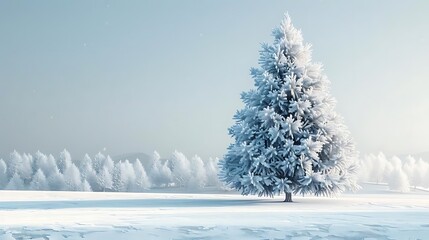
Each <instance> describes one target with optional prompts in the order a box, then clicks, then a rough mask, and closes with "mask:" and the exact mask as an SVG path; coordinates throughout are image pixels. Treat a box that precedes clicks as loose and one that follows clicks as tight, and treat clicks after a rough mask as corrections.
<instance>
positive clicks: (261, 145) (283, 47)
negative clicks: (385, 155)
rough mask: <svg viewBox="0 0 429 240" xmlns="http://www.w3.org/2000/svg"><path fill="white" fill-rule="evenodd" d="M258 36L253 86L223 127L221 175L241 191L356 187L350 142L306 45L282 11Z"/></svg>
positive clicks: (321, 191)
mask: <svg viewBox="0 0 429 240" xmlns="http://www.w3.org/2000/svg"><path fill="white" fill-rule="evenodd" d="M273 36H274V43H273V44H271V45H269V44H263V45H262V50H261V51H260V58H259V64H260V67H259V68H257V69H251V75H252V77H253V79H254V82H255V89H253V90H250V91H248V92H244V93H243V94H242V96H241V97H242V100H243V102H244V104H245V107H244V109H242V110H240V111H238V112H237V113H236V114H235V116H234V119H235V121H236V123H235V125H234V126H232V127H231V128H230V129H229V132H230V135H231V136H232V137H233V138H234V139H235V142H234V143H232V144H231V145H230V146H229V148H228V152H227V153H226V155H225V156H224V158H223V159H222V160H221V162H220V167H221V173H220V175H221V179H222V180H223V181H224V182H225V183H226V184H227V185H228V186H229V187H232V188H235V189H237V190H240V191H241V193H242V194H244V195H247V194H257V195H259V196H262V195H265V196H273V195H274V194H280V193H283V192H284V193H285V195H286V198H285V201H287V202H289V201H292V193H302V194H305V193H314V194H315V195H332V194H335V193H338V192H342V191H344V190H345V189H348V188H355V187H356V186H357V185H356V182H355V179H354V174H355V163H354V161H355V156H356V154H355V150H354V145H353V144H352V141H351V138H350V134H349V132H348V130H347V128H346V126H345V125H344V123H343V120H342V118H341V117H340V116H339V115H338V114H337V113H336V112H335V111H334V108H335V100H334V98H333V97H332V96H331V95H330V93H329V81H328V79H327V77H326V76H325V75H324V74H323V73H322V67H321V65H319V64H314V63H312V62H311V52H310V45H308V44H304V43H303V39H302V35H301V32H300V31H299V30H297V29H296V28H295V27H294V26H293V25H292V23H291V20H290V18H289V16H286V17H285V19H284V21H283V23H282V24H281V26H280V27H279V28H276V29H275V30H273Z"/></svg>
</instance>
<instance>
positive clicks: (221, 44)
mask: <svg viewBox="0 0 429 240" xmlns="http://www.w3.org/2000/svg"><path fill="white" fill-rule="evenodd" d="M428 11H429V2H427V1H406V2H405V1H387V0H382V1H370V0H365V1H347V2H346V1H309V0H307V1H299V2H296V1H295V2H292V1H270V2H269V3H266V2H262V1H244V0H242V1H234V2H230V1H226V0H221V1H156V2H155V1H121V2H114V1H90V2H88V1H70V2H58V1H37V2H25V3H24V2H19V1H1V2H0V36H1V37H0V112H1V113H0V156H5V155H8V154H9V153H10V152H12V151H13V150H14V149H16V150H18V151H21V152H35V151H37V150H40V151H42V152H47V153H54V154H56V153H59V152H60V151H61V150H63V149H64V148H67V149H68V150H69V151H70V152H71V154H72V155H73V156H74V157H82V156H83V155H84V153H90V154H94V153H96V152H99V151H102V152H106V153H107V154H110V155H120V154H123V153H130V152H145V153H151V152H152V151H154V150H157V151H158V152H159V153H160V154H161V155H162V156H168V155H170V154H171V152H172V151H173V150H174V149H178V150H180V151H182V152H184V153H185V154H187V155H193V154H198V155H200V156H202V157H203V158H207V157H209V156H218V157H221V156H222V155H223V154H224V153H225V152H226V148H227V146H228V144H229V143H230V141H231V139H230V138H229V136H228V131H227V128H229V127H230V126H231V125H232V124H233V120H232V117H233V115H234V113H235V111H236V110H237V109H239V108H241V107H242V103H241V100H240V93H241V92H242V91H245V90H248V89H250V88H251V87H252V86H253V80H252V79H251V77H250V76H249V69H250V67H256V66H257V62H258V51H259V49H260V43H262V42H271V41H272V38H271V35H270V34H271V30H272V29H273V28H274V27H276V26H278V25H279V24H280V22H281V20H282V17H283V13H284V12H289V14H290V16H291V18H292V21H293V23H294V25H295V26H296V27H297V28H300V29H302V31H303V36H304V40H305V42H308V43H311V44H312V45H313V60H314V61H316V62H321V63H322V64H323V65H324V69H325V74H326V75H327V76H328V78H329V79H330V81H331V82H332V85H331V92H332V95H333V96H334V97H335V98H336V99H337V101H338V105H337V111H338V113H340V114H341V115H342V116H343V117H344V118H345V122H346V124H347V126H348V127H349V129H350V131H351V133H352V136H353V137H354V139H355V142H356V146H357V149H358V151H360V152H361V153H364V154H365V153H371V152H378V151H383V152H385V153H386V154H388V155H389V154H397V155H400V154H407V153H419V152H426V151H429V141H427V136H428V135H429V127H428V124H427V123H428V121H429V104H428V103H429V95H428V94H427V89H428V87H429V83H428V81H427V79H429V78H428V77H429V72H428V70H427V66H426V65H427V63H428V60H429V55H428V54H427V53H428V51H429V44H428V43H429V31H427V25H428V24H429V15H428V14H427V12H428Z"/></svg>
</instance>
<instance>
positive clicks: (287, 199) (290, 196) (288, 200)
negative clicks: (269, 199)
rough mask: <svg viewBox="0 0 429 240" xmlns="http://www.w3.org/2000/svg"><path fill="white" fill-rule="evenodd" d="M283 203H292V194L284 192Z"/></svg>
mask: <svg viewBox="0 0 429 240" xmlns="http://www.w3.org/2000/svg"><path fill="white" fill-rule="evenodd" d="M284 202H292V193H290V192H285V200H284Z"/></svg>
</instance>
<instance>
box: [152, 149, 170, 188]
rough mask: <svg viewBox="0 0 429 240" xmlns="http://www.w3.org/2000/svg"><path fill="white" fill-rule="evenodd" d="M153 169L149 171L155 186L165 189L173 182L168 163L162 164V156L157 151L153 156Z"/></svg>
mask: <svg viewBox="0 0 429 240" xmlns="http://www.w3.org/2000/svg"><path fill="white" fill-rule="evenodd" d="M151 160H152V167H151V169H150V171H149V177H150V180H151V182H152V184H153V185H154V186H157V187H165V186H168V185H169V184H170V183H171V181H172V176H171V175H172V174H171V170H170V168H169V167H168V164H167V162H164V163H162V162H161V156H160V155H159V153H158V152H157V151H154V152H153V154H152V159H151Z"/></svg>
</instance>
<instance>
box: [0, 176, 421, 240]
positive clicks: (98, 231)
mask: <svg viewBox="0 0 429 240" xmlns="http://www.w3.org/2000/svg"><path fill="white" fill-rule="evenodd" d="M363 187H364V189H363V190H361V191H360V192H358V193H353V194H352V193H347V194H343V195H341V196H339V197H336V198H323V197H311V196H306V197H301V196H294V202H293V203H283V202H282V200H283V197H282V196H279V197H276V198H273V199H272V198H258V197H253V196H240V195H238V194H230V193H215V194H213V193H210V194H208V193H206V194H191V193H189V194H180V193H96V192H33V191H0V239H429V193H428V192H425V191H419V190H414V191H411V192H410V193H406V194H402V193H395V192H390V191H388V190H387V186H379V185H370V184H366V185H364V186H363Z"/></svg>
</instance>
